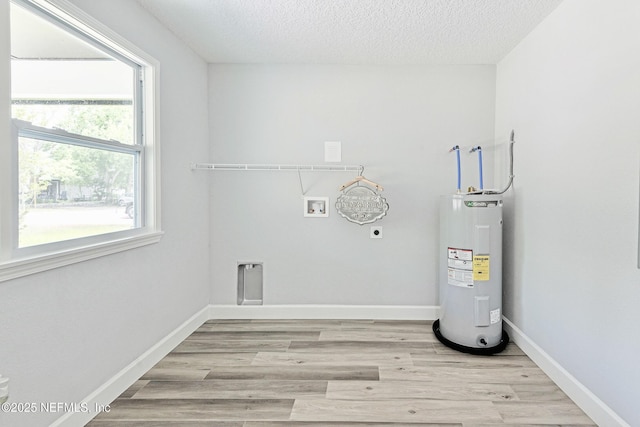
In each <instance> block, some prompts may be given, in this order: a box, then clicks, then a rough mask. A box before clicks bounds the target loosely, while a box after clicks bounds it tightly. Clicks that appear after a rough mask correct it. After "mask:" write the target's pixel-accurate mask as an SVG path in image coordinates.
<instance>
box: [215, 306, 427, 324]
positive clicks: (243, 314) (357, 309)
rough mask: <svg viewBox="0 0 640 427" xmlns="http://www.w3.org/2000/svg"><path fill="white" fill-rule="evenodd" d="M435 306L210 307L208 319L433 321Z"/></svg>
mask: <svg viewBox="0 0 640 427" xmlns="http://www.w3.org/2000/svg"><path fill="white" fill-rule="evenodd" d="M437 315H438V307H437V306H426V305H425V306H421V305H416V306H414V305H311V304H309V305H306V304H301V305H210V306H209V318H210V319H376V320H436V319H437Z"/></svg>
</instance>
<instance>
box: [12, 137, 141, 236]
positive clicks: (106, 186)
mask: <svg viewBox="0 0 640 427" xmlns="http://www.w3.org/2000/svg"><path fill="white" fill-rule="evenodd" d="M18 152H19V161H18V165H19V171H20V176H19V222H18V225H19V245H18V246H19V247H21V248H22V247H28V246H34V245H39V244H45V243H52V242H58V241H64V240H69V239H74V238H79V237H87V236H95V235H98V234H104V233H110V232H114V231H121V230H128V229H131V228H133V227H134V224H135V222H134V212H133V178H134V176H133V173H134V171H135V169H136V166H135V165H136V155H135V154H128V153H119V152H114V151H108V150H101V149H95V148H87V147H82V146H77V145H71V144H65V143H59V142H51V141H47V140H45V139H36V138H25V137H20V138H19V150H18ZM127 189H128V190H129V191H128V192H127V191H126V190H127Z"/></svg>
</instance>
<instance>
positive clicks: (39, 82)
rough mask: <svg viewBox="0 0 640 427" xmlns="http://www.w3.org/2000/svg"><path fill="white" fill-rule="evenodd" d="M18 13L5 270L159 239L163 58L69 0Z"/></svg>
mask: <svg viewBox="0 0 640 427" xmlns="http://www.w3.org/2000/svg"><path fill="white" fill-rule="evenodd" d="M54 5H55V6H54ZM9 20H10V34H3V36H4V37H9V36H10V38H11V79H10V83H9V82H8V81H7V82H4V81H3V82H0V84H5V85H7V86H9V87H10V93H11V117H12V128H11V130H10V134H11V135H10V136H9V135H8V136H7V138H6V140H7V141H9V144H10V147H9V148H7V147H5V148H4V150H1V154H3V155H2V156H1V158H2V160H0V170H2V169H4V170H5V171H8V172H6V173H4V174H3V175H2V176H0V186H1V187H2V188H1V189H2V190H3V191H2V193H0V194H2V205H1V206H2V208H1V211H0V280H6V279H9V278H12V277H16V276H20V275H24V274H29V273H31V272H36V271H42V270H43V269H48V268H54V267H57V266H60V265H65V264H68V263H70V262H76V261H79V260H80V261H81V260H83V259H89V258H94V257H96V256H101V255H103V254H108V253H113V252H115V251H119V250H124V249H129V248H131V247H137V246H140V245H142V244H148V243H152V242H155V241H157V240H158V239H159V235H160V233H159V215H158V212H157V209H156V207H157V205H158V203H157V201H158V198H157V197H156V194H157V192H158V190H159V189H158V188H157V185H156V182H157V181H158V178H157V176H158V174H157V169H158V166H159V165H158V142H157V133H156V132H155V131H154V123H155V120H154V110H155V109H154V99H155V97H154V95H155V90H154V81H155V74H154V73H155V70H156V68H157V66H156V65H155V61H154V60H153V59H152V58H149V57H148V56H147V55H146V54H144V53H141V52H139V51H138V50H137V48H135V47H133V46H131V45H130V44H129V43H128V42H126V41H123V40H121V39H119V37H118V36H116V35H113V34H111V33H110V32H109V30H108V29H105V28H103V27H102V26H101V24H99V23H97V22H95V21H93V20H92V19H91V18H90V17H88V16H86V15H84V14H83V13H82V12H81V11H79V10H78V9H75V7H74V6H72V5H70V4H68V3H66V2H64V0H48V1H44V0H11V1H10V3H9ZM8 133H9V132H8ZM2 141H5V138H3V139H2ZM3 143H4V142H3ZM4 154H7V155H4ZM45 259H46V260H47V261H46V262H43V260H45ZM52 259H53V260H55V261H54V262H52V261H51V260H52ZM16 266H19V268H18V269H16ZM25 266H26V267H25Z"/></svg>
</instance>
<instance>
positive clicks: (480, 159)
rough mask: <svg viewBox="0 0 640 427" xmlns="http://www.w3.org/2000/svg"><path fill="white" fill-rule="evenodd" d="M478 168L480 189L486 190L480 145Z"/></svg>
mask: <svg viewBox="0 0 640 427" xmlns="http://www.w3.org/2000/svg"><path fill="white" fill-rule="evenodd" d="M478 163H479V165H478V169H479V170H480V189H481V190H484V182H483V180H482V148H480V147H478Z"/></svg>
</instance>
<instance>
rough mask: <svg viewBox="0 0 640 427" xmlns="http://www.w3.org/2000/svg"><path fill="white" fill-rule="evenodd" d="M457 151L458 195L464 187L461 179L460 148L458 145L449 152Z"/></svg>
mask: <svg viewBox="0 0 640 427" xmlns="http://www.w3.org/2000/svg"><path fill="white" fill-rule="evenodd" d="M452 151H455V152H456V159H457V161H458V187H457V188H458V193H459V192H460V187H461V185H462V179H461V175H462V174H461V172H460V146H458V145H454V146H453V148H452V149H451V150H449V152H452Z"/></svg>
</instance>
